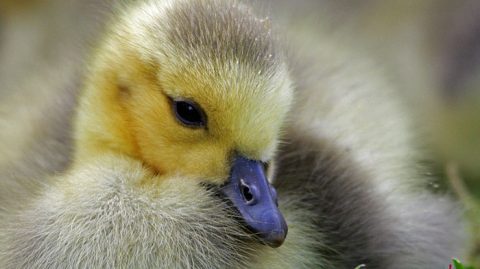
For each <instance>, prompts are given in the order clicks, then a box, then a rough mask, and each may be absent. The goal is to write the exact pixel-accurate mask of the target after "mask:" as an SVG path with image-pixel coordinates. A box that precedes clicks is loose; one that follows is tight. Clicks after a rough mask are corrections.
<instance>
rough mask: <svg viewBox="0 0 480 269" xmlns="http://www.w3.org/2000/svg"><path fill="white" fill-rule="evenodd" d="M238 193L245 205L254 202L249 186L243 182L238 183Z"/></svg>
mask: <svg viewBox="0 0 480 269" xmlns="http://www.w3.org/2000/svg"><path fill="white" fill-rule="evenodd" d="M240 191H241V193H242V196H243V198H244V199H245V202H247V204H252V203H253V202H254V201H255V197H254V196H253V193H252V191H251V189H250V186H248V185H247V184H246V183H245V182H244V181H243V180H241V181H240Z"/></svg>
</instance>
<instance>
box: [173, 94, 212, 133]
mask: <svg viewBox="0 0 480 269" xmlns="http://www.w3.org/2000/svg"><path fill="white" fill-rule="evenodd" d="M173 111H174V113H175V116H176V117H177V119H178V120H179V121H180V122H181V123H183V124H184V125H186V126H188V127H203V126H205V125H206V118H205V113H204V112H203V110H202V109H201V108H200V106H199V105H198V104H196V103H195V102H192V101H185V100H173Z"/></svg>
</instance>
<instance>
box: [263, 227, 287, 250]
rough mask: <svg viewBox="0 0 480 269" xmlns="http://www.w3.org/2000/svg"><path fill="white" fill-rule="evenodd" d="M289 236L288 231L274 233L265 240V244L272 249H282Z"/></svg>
mask: <svg viewBox="0 0 480 269" xmlns="http://www.w3.org/2000/svg"><path fill="white" fill-rule="evenodd" d="M286 236H287V231H278V232H272V233H271V234H269V235H268V236H267V237H266V238H264V239H263V241H264V243H265V244H267V245H268V246H270V247H272V248H278V247H280V246H281V245H282V244H283V242H284V241H285V238H286Z"/></svg>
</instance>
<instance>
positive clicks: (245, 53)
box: [167, 0, 279, 72]
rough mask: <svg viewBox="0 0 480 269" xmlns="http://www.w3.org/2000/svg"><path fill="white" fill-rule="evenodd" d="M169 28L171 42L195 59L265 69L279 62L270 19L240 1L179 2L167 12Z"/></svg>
mask: <svg viewBox="0 0 480 269" xmlns="http://www.w3.org/2000/svg"><path fill="white" fill-rule="evenodd" d="M167 29H168V31H167V39H168V41H169V42H171V43H172V44H174V45H175V46H177V47H179V48H180V49H181V50H182V51H181V52H182V53H183V54H184V55H186V56H187V57H189V58H191V59H192V60H196V59H198V58H199V57H201V58H204V59H211V60H212V61H213V62H216V63H226V62H228V61H232V60H233V61H234V62H238V63H239V64H247V65H250V66H253V67H254V68H257V69H258V70H259V71H265V72H266V71H269V70H271V69H272V68H274V67H275V66H276V64H277V63H278V61H279V60H278V58H279V55H278V52H277V51H276V48H275V45H274V44H275V42H274V40H273V37H272V31H271V28H270V23H269V21H268V19H259V18H257V17H256V16H255V15H254V14H253V13H252V10H251V9H250V8H248V7H246V6H244V5H242V4H240V3H237V2H236V1H219V0H201V1H185V2H180V3H178V4H175V5H174V7H172V8H171V9H169V10H168V11H167Z"/></svg>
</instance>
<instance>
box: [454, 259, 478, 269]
mask: <svg viewBox="0 0 480 269" xmlns="http://www.w3.org/2000/svg"><path fill="white" fill-rule="evenodd" d="M452 262H453V266H455V269H475V268H473V266H465V265H463V264H462V263H461V262H460V261H459V260H457V259H452Z"/></svg>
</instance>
